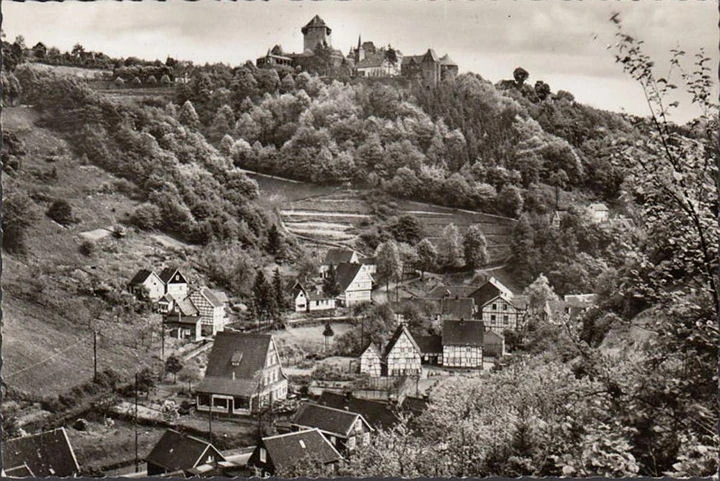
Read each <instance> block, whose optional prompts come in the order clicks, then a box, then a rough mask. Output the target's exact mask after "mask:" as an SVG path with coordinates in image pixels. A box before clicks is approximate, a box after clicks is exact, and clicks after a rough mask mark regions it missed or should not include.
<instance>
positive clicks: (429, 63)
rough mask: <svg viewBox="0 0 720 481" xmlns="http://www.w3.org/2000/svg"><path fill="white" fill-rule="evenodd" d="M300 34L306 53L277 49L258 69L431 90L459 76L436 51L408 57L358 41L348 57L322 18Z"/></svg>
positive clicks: (302, 29) (259, 62) (389, 47)
mask: <svg viewBox="0 0 720 481" xmlns="http://www.w3.org/2000/svg"><path fill="white" fill-rule="evenodd" d="M300 31H301V32H302V34H303V51H302V52H300V53H286V52H284V51H283V49H282V47H281V46H280V45H275V46H274V47H272V48H270V49H268V51H267V53H266V54H265V55H264V56H263V57H260V58H258V59H257V60H256V65H257V66H258V67H266V68H275V67H278V66H283V65H284V66H289V67H293V68H299V69H302V70H305V71H311V72H317V73H320V74H322V75H333V74H336V73H337V72H343V71H344V72H347V73H352V75H353V76H356V77H365V78H392V77H404V78H406V79H409V80H413V81H420V82H421V83H422V84H423V85H424V86H425V87H428V88H430V87H437V85H438V84H439V83H440V82H443V81H446V80H451V79H453V78H455V76H457V74H458V66H457V64H456V63H455V62H453V60H452V59H451V58H450V57H449V56H448V55H447V54H445V55H444V56H442V57H440V56H438V55H437V54H436V53H435V50H433V49H432V48H429V49H428V50H427V52H425V53H424V54H421V55H410V56H406V57H404V56H403V54H402V52H400V51H399V50H397V49H394V48H392V47H391V46H390V45H388V46H387V47H377V46H376V45H375V43H374V42H371V41H365V42H363V41H362V38H361V37H358V43H357V46H356V47H352V48H350V51H349V52H348V54H347V56H344V55H343V54H342V53H341V52H340V51H339V50H337V49H335V48H333V46H332V29H331V28H330V26H329V25H328V24H327V23H325V20H323V19H322V18H320V16H318V15H315V16H314V17H313V18H312V19H311V20H310V21H309V22H308V23H307V24H306V25H305V26H303V27H302V28H301V29H300ZM338 69H339V70H338Z"/></svg>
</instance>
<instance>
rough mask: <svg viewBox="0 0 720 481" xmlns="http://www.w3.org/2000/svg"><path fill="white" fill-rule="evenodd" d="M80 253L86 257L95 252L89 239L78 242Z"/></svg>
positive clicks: (93, 245)
mask: <svg viewBox="0 0 720 481" xmlns="http://www.w3.org/2000/svg"><path fill="white" fill-rule="evenodd" d="M80 253H81V254H82V255H84V256H86V257H91V256H92V255H93V254H95V243H94V242H93V241H91V240H86V241H83V243H82V244H80Z"/></svg>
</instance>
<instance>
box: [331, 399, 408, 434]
mask: <svg viewBox="0 0 720 481" xmlns="http://www.w3.org/2000/svg"><path fill="white" fill-rule="evenodd" d="M317 404H320V405H323V406H330V407H333V408H336V409H343V410H346V411H351V412H355V413H358V414H362V416H363V418H365V420H366V421H367V422H368V423H369V424H370V426H372V427H373V428H374V429H376V430H377V429H391V428H392V427H393V426H395V425H396V424H397V423H399V422H400V418H398V416H397V414H396V413H395V409H394V407H393V406H392V405H391V404H389V403H387V402H384V401H374V400H370V399H360V398H356V397H353V396H352V395H351V394H349V393H348V394H340V393H334V392H330V391H323V393H322V394H321V395H320V398H319V399H318V400H317Z"/></svg>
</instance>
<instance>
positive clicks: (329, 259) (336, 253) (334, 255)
mask: <svg viewBox="0 0 720 481" xmlns="http://www.w3.org/2000/svg"><path fill="white" fill-rule="evenodd" d="M354 254H355V251H353V250H350V249H340V248H336V247H333V248H332V249H329V250H328V251H327V253H326V254H325V260H323V265H326V266H329V265H333V266H336V265H338V264H342V263H343V262H350V261H351V260H352V258H353V255H354Z"/></svg>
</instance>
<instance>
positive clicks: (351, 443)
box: [347, 436, 355, 449]
mask: <svg viewBox="0 0 720 481" xmlns="http://www.w3.org/2000/svg"><path fill="white" fill-rule="evenodd" d="M347 447H348V449H355V436H350V437H349V438H348V442H347Z"/></svg>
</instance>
